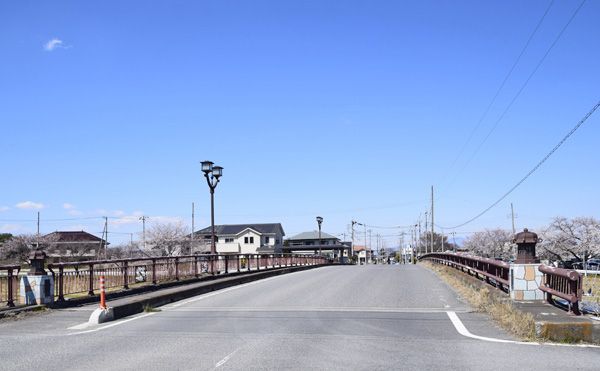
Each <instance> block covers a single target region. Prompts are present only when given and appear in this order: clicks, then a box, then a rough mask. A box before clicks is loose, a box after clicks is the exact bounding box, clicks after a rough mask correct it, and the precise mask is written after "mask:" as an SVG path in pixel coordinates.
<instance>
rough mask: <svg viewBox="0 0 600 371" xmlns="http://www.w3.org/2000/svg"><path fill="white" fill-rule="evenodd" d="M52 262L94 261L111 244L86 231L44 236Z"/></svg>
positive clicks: (62, 232)
mask: <svg viewBox="0 0 600 371" xmlns="http://www.w3.org/2000/svg"><path fill="white" fill-rule="evenodd" d="M43 238H44V240H45V241H46V242H45V244H46V246H45V250H46V254H47V255H48V258H49V259H50V260H51V261H55V262H56V261H76V260H92V259H95V258H96V256H97V255H98V253H99V252H100V251H101V250H102V249H104V248H106V246H108V245H109V244H108V243H107V242H106V241H105V240H103V239H102V238H100V237H96V236H94V235H93V234H91V233H88V232H85V231H56V232H52V233H49V234H47V235H45V236H43Z"/></svg>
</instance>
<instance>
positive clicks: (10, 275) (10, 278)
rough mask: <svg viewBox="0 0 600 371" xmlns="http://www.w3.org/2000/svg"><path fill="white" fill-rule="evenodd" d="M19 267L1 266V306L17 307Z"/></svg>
mask: <svg viewBox="0 0 600 371" xmlns="http://www.w3.org/2000/svg"><path fill="white" fill-rule="evenodd" d="M20 270H21V266H19V265H0V304H3V303H6V305H7V306H9V307H14V306H15V293H18V292H19V279H18V275H19V271H20Z"/></svg>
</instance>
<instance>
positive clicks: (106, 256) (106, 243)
mask: <svg viewBox="0 0 600 371" xmlns="http://www.w3.org/2000/svg"><path fill="white" fill-rule="evenodd" d="M104 234H105V235H106V237H105V238H104V259H108V216H105V217H104Z"/></svg>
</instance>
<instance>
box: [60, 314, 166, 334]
mask: <svg viewBox="0 0 600 371" xmlns="http://www.w3.org/2000/svg"><path fill="white" fill-rule="evenodd" d="M156 313H157V312H152V313H146V314H142V315H141V316H137V317H133V318H128V319H124V320H117V321H114V322H112V323H110V324H108V325H104V326H99V327H96V328H93V329H91V330H87V331H79V332H72V333H70V334H67V336H71V335H82V334H89V333H91V332H96V331H100V330H105V329H107V328H110V327H115V326H119V325H122V324H124V323H127V322H131V321H135V320H138V319H141V318H146V317H148V316H151V315H153V314H156ZM78 326H83V323H82V324H81V325H77V326H73V327H70V329H71V328H74V327H78Z"/></svg>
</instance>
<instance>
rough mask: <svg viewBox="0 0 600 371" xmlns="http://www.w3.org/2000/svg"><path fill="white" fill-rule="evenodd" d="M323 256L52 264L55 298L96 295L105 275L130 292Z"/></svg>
mask: <svg viewBox="0 0 600 371" xmlns="http://www.w3.org/2000/svg"><path fill="white" fill-rule="evenodd" d="M327 262H328V260H327V259H326V258H324V257H322V256H314V255H296V254H216V255H211V254H202V255H181V256H172V257H170V256H169V257H145V258H131V259H118V260H94V261H85V262H70V263H52V264H48V266H47V267H48V269H49V270H50V273H51V274H52V276H53V277H54V287H55V293H54V295H55V297H57V301H59V302H60V301H64V300H65V296H68V295H78V294H79V295H80V294H85V293H87V295H90V296H93V295H95V292H96V291H97V290H98V289H99V278H100V276H104V279H105V287H106V288H107V289H111V288H122V289H129V288H130V286H142V285H149V284H153V285H156V284H158V283H160V282H170V281H179V280H181V279H190V278H199V277H200V276H202V275H216V274H228V273H233V272H250V271H260V270H265V269H272V268H278V267H290V266H301V265H319V264H326V263H327Z"/></svg>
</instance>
